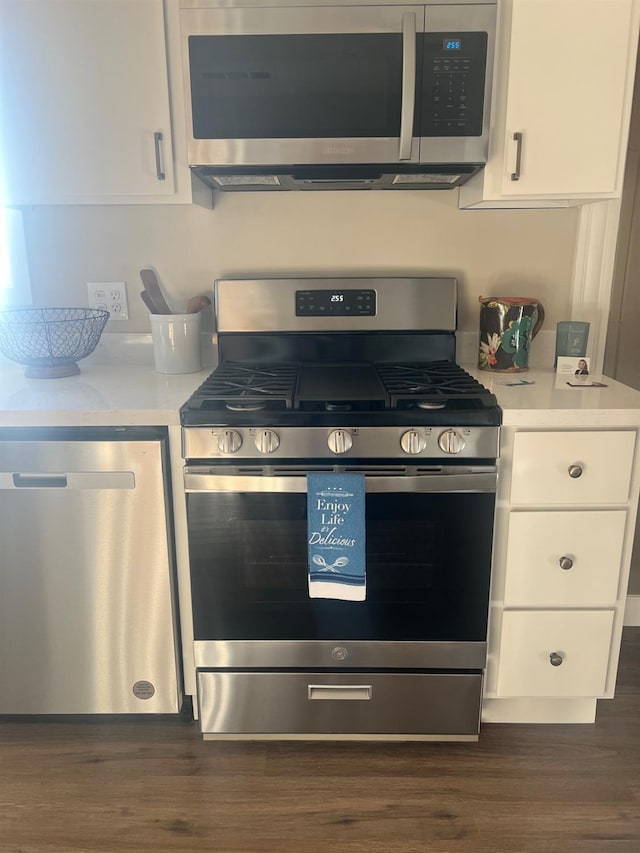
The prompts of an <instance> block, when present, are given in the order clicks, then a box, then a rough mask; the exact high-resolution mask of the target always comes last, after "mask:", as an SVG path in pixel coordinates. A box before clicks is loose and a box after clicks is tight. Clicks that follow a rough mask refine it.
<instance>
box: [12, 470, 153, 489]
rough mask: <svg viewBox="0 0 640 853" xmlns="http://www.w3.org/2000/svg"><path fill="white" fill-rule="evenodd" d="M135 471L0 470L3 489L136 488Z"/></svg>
mask: <svg viewBox="0 0 640 853" xmlns="http://www.w3.org/2000/svg"><path fill="white" fill-rule="evenodd" d="M135 487H136V477H135V474H134V472H133V471H67V472H65V473H62V472H59V471H57V472H47V471H26V472H25V471H20V472H16V473H13V474H9V473H5V472H0V490H2V489H68V490H69V491H72V490H82V489H85V490H86V489H135Z"/></svg>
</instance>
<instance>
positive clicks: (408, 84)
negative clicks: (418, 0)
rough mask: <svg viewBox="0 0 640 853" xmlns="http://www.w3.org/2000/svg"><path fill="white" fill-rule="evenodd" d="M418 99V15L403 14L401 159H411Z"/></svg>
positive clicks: (412, 13) (399, 156) (411, 13)
mask: <svg viewBox="0 0 640 853" xmlns="http://www.w3.org/2000/svg"><path fill="white" fill-rule="evenodd" d="M415 101H416V16H415V12H405V13H404V15H403V16H402V107H401V112H400V150H399V152H398V159H399V160H410V159H411V142H412V141H413V113H414V108H415Z"/></svg>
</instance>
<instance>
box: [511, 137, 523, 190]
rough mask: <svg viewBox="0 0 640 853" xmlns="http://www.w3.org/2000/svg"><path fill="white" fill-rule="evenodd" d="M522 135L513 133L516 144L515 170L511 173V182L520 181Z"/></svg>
mask: <svg viewBox="0 0 640 853" xmlns="http://www.w3.org/2000/svg"><path fill="white" fill-rule="evenodd" d="M522 136H523V135H522V133H514V134H513V140H514V142H515V143H516V170H515V172H512V173H511V180H512V181H519V180H520V170H521V168H522Z"/></svg>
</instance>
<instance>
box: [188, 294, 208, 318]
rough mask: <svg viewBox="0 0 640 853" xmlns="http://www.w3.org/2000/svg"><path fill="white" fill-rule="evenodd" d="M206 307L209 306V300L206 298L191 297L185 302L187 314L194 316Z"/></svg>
mask: <svg viewBox="0 0 640 853" xmlns="http://www.w3.org/2000/svg"><path fill="white" fill-rule="evenodd" d="M208 305H211V300H210V299H208V298H207V297H206V296H192V297H191V299H190V300H189V301H188V302H187V314H195V313H196V312H198V311H202V309H203V308H206V307H207V306H208Z"/></svg>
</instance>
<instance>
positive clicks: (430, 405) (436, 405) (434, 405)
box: [416, 400, 447, 411]
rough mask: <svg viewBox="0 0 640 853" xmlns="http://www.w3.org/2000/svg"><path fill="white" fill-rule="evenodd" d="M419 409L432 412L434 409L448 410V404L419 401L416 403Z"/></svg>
mask: <svg viewBox="0 0 640 853" xmlns="http://www.w3.org/2000/svg"><path fill="white" fill-rule="evenodd" d="M416 406H417V408H418V409H425V410H428V411H431V410H432V409H446V407H447V404H446V403H436V402H433V401H431V400H418V402H417V403H416Z"/></svg>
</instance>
